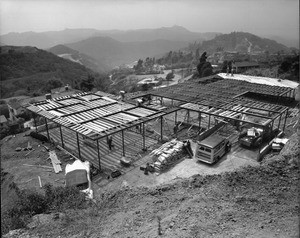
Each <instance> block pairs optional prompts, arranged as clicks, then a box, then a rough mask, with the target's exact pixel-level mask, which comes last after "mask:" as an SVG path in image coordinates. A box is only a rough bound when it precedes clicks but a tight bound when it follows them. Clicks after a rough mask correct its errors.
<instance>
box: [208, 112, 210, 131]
mask: <svg viewBox="0 0 300 238" xmlns="http://www.w3.org/2000/svg"><path fill="white" fill-rule="evenodd" d="M209 128H210V115H209V116H208V128H207V129H209Z"/></svg>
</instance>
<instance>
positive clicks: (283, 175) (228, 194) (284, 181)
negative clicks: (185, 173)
mask: <svg viewBox="0 0 300 238" xmlns="http://www.w3.org/2000/svg"><path fill="white" fill-rule="evenodd" d="M297 143H298V142H297V136H294V137H293V144H290V146H291V147H292V148H294V147H295V146H297ZM296 148H298V147H296ZM285 155H286V153H285ZM298 156H299V150H298V151H297V150H293V153H292V155H291V153H290V154H289V155H288V156H287V157H283V156H275V157H273V158H272V159H268V162H266V163H264V164H262V166H260V167H256V168H254V167H248V168H245V169H243V170H241V171H238V172H233V173H227V174H222V175H213V176H206V177H203V176H200V175H199V176H195V177H193V178H190V179H189V180H180V181H178V182H176V183H174V184H169V185H164V186H161V187H157V188H154V189H148V188H139V189H130V188H124V189H123V190H118V191H115V192H112V193H106V194H103V195H102V196H101V197H98V198H97V200H98V208H96V207H93V206H91V208H89V209H86V210H70V211H68V212H67V217H68V219H66V220H64V222H57V223H55V224H53V223H51V225H47V224H46V225H40V226H38V227H36V228H35V229H32V230H30V231H26V233H25V234H30V235H32V236H33V235H38V234H39V235H41V234H42V235H44V236H45V237H58V236H60V237H84V236H86V237H158V219H157V216H160V217H161V219H162V220H161V228H162V233H163V236H162V237H277V236H278V237H298V234H299V229H298V224H299V219H298V214H299V201H298V194H299V190H298V184H299V160H297V161H298V162H296V163H294V162H295V160H294V162H293V163H292V164H291V160H290V159H291V158H294V159H297V158H298ZM19 237H20V236H19Z"/></svg>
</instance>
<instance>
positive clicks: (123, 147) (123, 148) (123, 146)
mask: <svg viewBox="0 0 300 238" xmlns="http://www.w3.org/2000/svg"><path fill="white" fill-rule="evenodd" d="M122 150H123V156H125V145H124V130H122Z"/></svg>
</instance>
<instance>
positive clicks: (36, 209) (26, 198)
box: [1, 170, 85, 235]
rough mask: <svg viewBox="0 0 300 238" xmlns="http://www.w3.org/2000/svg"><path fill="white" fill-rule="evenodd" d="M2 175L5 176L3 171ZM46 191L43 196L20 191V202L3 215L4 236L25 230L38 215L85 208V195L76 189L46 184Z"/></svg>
mask: <svg viewBox="0 0 300 238" xmlns="http://www.w3.org/2000/svg"><path fill="white" fill-rule="evenodd" d="M1 175H3V176H4V175H5V172H4V171H2V170H1ZM44 191H45V194H44V195H43V194H40V193H38V192H36V191H31V190H18V197H19V199H18V201H17V202H16V203H15V204H14V206H13V207H11V208H10V209H8V210H7V211H6V212H4V213H1V234H2V235H3V234H5V233H7V232H8V231H9V230H14V229H19V228H24V227H25V226H26V225H27V224H28V222H29V221H30V218H31V217H32V216H34V215H36V214H41V213H48V212H63V211H65V210H66V209H78V208H84V205H85V194H84V193H82V192H80V191H79V189H78V188H76V187H66V188H65V187H53V186H52V185H50V184H46V185H45V186H44Z"/></svg>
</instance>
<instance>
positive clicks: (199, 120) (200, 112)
mask: <svg viewBox="0 0 300 238" xmlns="http://www.w3.org/2000/svg"><path fill="white" fill-rule="evenodd" d="M199 131H201V112H199Z"/></svg>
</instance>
